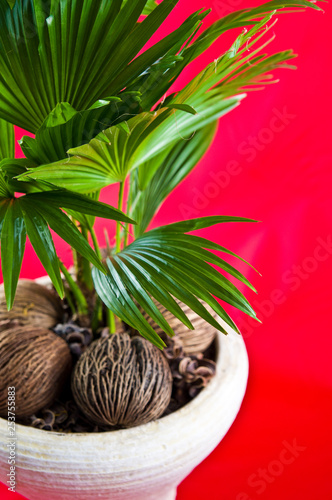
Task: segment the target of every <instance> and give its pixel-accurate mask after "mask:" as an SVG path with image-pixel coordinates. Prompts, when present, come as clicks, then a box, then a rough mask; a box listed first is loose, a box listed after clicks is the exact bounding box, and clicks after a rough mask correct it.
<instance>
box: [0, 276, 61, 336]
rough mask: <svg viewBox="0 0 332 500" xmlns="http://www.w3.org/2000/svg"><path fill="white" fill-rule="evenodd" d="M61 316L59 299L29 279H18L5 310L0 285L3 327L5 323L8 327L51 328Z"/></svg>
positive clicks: (4, 300)
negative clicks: (14, 293)
mask: <svg viewBox="0 0 332 500" xmlns="http://www.w3.org/2000/svg"><path fill="white" fill-rule="evenodd" d="M62 317H63V307H62V304H61V300H60V299H59V297H58V296H57V295H55V294H54V293H52V291H51V290H49V289H48V288H46V287H45V286H42V285H39V284H38V283H35V282H34V281H30V280H20V281H19V282H18V286H17V289H16V296H15V301H14V305H13V308H12V309H11V310H10V311H7V306H6V297H5V292H4V286H3V285H1V286H0V325H1V324H2V325H3V327H5V326H6V324H7V325H8V328H11V327H14V326H16V325H30V326H36V327H40V326H42V327H43V328H52V327H53V326H54V325H55V324H56V323H58V322H59V321H61V320H62ZM13 322H14V323H13ZM3 329H4V328H3Z"/></svg>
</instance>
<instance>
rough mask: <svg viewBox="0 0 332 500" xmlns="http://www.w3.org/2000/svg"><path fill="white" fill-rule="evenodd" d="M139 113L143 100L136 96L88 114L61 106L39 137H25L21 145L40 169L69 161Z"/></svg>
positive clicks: (105, 103) (113, 100) (114, 99)
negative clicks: (80, 149)
mask: <svg viewBox="0 0 332 500" xmlns="http://www.w3.org/2000/svg"><path fill="white" fill-rule="evenodd" d="M139 109H140V106H139V97H138V96H137V95H136V94H135V93H131V94H126V93H123V94H121V98H120V97H111V98H108V99H105V100H102V101H97V102H96V103H94V105H93V106H92V107H91V108H89V109H87V110H85V111H76V110H75V109H74V108H73V107H72V106H70V104H68V103H59V104H58V105H57V106H56V108H55V109H54V110H53V111H52V112H51V113H50V114H49V115H48V116H47V118H46V120H45V121H44V123H43V125H42V126H41V127H40V129H39V130H38V131H37V133H36V137H35V138H34V139H33V138H32V137H28V136H24V137H23V138H22V139H21V140H20V141H19V143H20V145H21V147H22V150H23V153H24V154H25V156H26V157H27V158H28V159H29V160H31V161H33V162H34V163H35V164H36V165H41V164H45V163H52V162H56V161H58V160H62V159H63V158H67V151H68V150H69V149H71V148H75V147H77V146H80V145H81V144H85V143H87V142H89V141H90V140H91V139H92V138H93V137H95V136H96V135H98V134H99V133H100V132H101V131H102V130H104V129H105V128H108V127H110V126H111V125H115V124H116V123H119V122H121V121H123V120H126V119H128V118H130V117H131V116H132V115H135V114H137V113H138V112H139Z"/></svg>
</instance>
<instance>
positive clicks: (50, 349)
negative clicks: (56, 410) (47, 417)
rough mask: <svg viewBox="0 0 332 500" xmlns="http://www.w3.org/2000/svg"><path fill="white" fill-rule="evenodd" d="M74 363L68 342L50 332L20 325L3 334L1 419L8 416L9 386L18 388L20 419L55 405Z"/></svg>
mask: <svg viewBox="0 0 332 500" xmlns="http://www.w3.org/2000/svg"><path fill="white" fill-rule="evenodd" d="M71 363H72V360H71V354H70V351H69V347H68V345H67V343H66V342H65V341H64V340H63V339H61V338H60V337H58V336H57V335H56V334H55V333H53V332H51V331H50V330H46V329H45V328H34V327H31V326H20V327H17V328H12V329H10V330H6V331H4V332H1V333H0V416H2V417H7V415H8V407H7V404H8V387H15V407H16V408H15V414H16V417H17V418H24V417H29V416H30V415H32V414H33V413H35V412H37V411H39V410H40V409H41V408H44V407H46V406H48V405H50V404H51V403H53V401H54V400H55V398H56V397H57V396H58V395H59V393H60V391H61V389H62V387H63V384H64V382H65V380H66V378H67V376H68V375H69V372H70V368H71Z"/></svg>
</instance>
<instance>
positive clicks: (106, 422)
mask: <svg viewBox="0 0 332 500" xmlns="http://www.w3.org/2000/svg"><path fill="white" fill-rule="evenodd" d="M72 391H73V395H74V398H75V401H76V403H77V405H78V406H79V408H80V409H81V411H82V412H83V413H84V414H85V416H86V417H87V418H89V419H90V420H91V422H92V423H95V424H96V425H101V426H105V427H107V426H119V427H135V426H137V425H141V424H145V423H147V422H150V421H151V420H155V419H157V418H158V417H160V416H161V415H162V414H163V412H164V411H165V409H166V407H167V406H168V404H169V401H170V398H171V392H172V375H171V371H170V368H169V366H168V363H167V361H166V359H165V357H164V356H163V355H162V353H161V351H159V350H158V349H157V347H155V346H154V345H152V344H151V343H150V342H148V341H147V340H145V339H143V338H142V337H134V338H130V337H129V335H127V334H115V335H111V336H110V337H108V338H103V339H99V340H96V341H95V342H93V343H92V344H91V346H90V347H89V348H88V349H87V350H86V351H85V353H84V354H83V355H82V356H81V357H80V359H79V361H78V363H77V365H76V367H75V370H74V373H73V378H72Z"/></svg>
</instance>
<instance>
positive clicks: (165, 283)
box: [93, 217, 256, 347]
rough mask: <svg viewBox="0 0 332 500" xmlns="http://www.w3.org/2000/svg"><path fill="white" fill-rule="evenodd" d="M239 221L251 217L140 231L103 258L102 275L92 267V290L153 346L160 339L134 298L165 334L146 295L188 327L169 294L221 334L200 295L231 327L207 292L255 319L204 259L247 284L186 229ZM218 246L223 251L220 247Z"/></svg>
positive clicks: (240, 297) (211, 219)
mask: <svg viewBox="0 0 332 500" xmlns="http://www.w3.org/2000/svg"><path fill="white" fill-rule="evenodd" d="M240 221H246V222H251V221H250V220H249V219H244V218H240V217H205V218H202V219H193V220H189V221H183V222H180V223H175V224H170V225H169V226H163V227H160V228H157V229H154V230H152V231H149V232H147V233H145V234H144V235H143V236H141V237H140V238H138V239H137V240H135V241H134V242H133V243H132V244H131V245H129V246H128V247H127V248H125V249H124V250H123V251H121V252H120V253H118V254H116V255H114V256H113V257H112V258H110V259H108V260H107V264H108V268H109V273H108V274H107V275H103V274H101V273H100V272H99V271H98V270H97V269H94V270H93V279H94V283H95V287H96V291H97V293H98V295H99V296H100V298H101V299H102V300H103V302H104V303H105V304H106V306H107V307H108V308H109V309H111V310H112V311H113V312H114V313H115V314H116V315H118V316H119V317H120V318H121V319H122V320H124V321H125V322H126V323H128V324H129V325H130V326H132V327H133V328H136V329H137V330H138V331H139V332H140V333H141V334H142V335H143V336H145V337H146V338H148V339H149V340H150V341H152V342H153V343H155V345H157V346H158V347H160V339H158V336H157V335H156V333H155V332H154V331H151V327H150V325H149V324H148V322H147V321H146V320H145V319H144V317H143V316H142V314H141V313H140V311H139V310H138V308H137V306H136V302H138V303H139V304H140V305H141V306H142V308H143V309H144V310H145V311H146V312H147V313H148V314H149V315H150V316H151V318H152V319H153V320H154V321H155V322H156V323H157V324H158V325H159V326H160V327H161V328H163V330H164V331H165V332H166V333H168V334H172V331H171V330H170V327H169V326H167V325H165V320H164V318H163V317H161V316H160V313H159V311H158V310H157V308H156V306H155V304H154V302H153V300H152V298H155V299H156V300H157V301H159V302H160V303H161V304H162V305H163V306H164V307H165V308H166V309H168V310H169V311H171V312H172V313H173V314H174V315H175V316H176V317H177V318H179V319H180V321H182V322H183V323H184V324H186V326H187V327H188V328H192V326H191V325H190V322H188V318H184V316H183V312H182V311H181V312H180V311H179V307H178V306H176V305H175V304H176V302H175V301H174V299H173V297H175V298H177V299H179V300H181V301H183V302H184V303H185V304H187V305H188V306H189V307H190V308H191V309H192V310H193V311H195V312H196V313H197V314H199V315H200V316H201V317H202V318H203V319H205V320H206V321H207V322H208V323H210V324H211V325H212V326H214V327H215V328H218V329H220V330H221V331H224V333H226V332H225V330H224V329H223V327H222V325H221V324H219V323H218V321H216V320H215V319H214V317H213V316H212V315H211V314H210V313H209V312H208V311H207V310H206V308H205V307H204V306H203V305H202V303H201V301H200V300H204V301H206V302H207V304H209V305H210V306H211V307H212V309H213V310H214V311H215V312H216V313H217V314H218V315H219V316H220V317H221V318H222V319H223V320H224V321H226V323H227V324H228V325H229V326H230V327H231V328H233V329H234V330H236V331H237V327H236V325H235V324H234V322H233V321H232V319H231V318H230V317H229V315H228V314H227V313H226V311H225V310H224V308H223V307H222V306H221V305H220V304H219V302H218V301H217V300H216V299H215V298H214V297H213V295H214V296H215V297H217V298H219V299H221V300H223V301H224V302H227V303H228V304H231V305H233V306H234V307H236V308H237V309H239V310H241V311H243V312H245V313H246V314H248V315H249V316H251V317H253V318H256V314H255V312H254V311H253V309H252V308H251V306H250V304H249V303H248V301H247V300H246V298H245V297H244V296H243V294H242V293H241V292H240V291H239V290H238V289H237V288H236V287H235V286H234V285H233V284H232V283H231V282H230V281H229V280H228V279H227V278H226V277H225V276H223V275H221V274H220V273H219V272H218V271H217V270H216V269H215V268H214V267H212V266H211V265H210V264H214V265H217V266H219V267H220V268H221V269H223V270H225V271H226V272H228V273H230V274H231V275H232V276H234V277H235V278H237V279H239V280H240V281H241V282H243V283H245V284H246V285H248V286H250V287H251V285H250V283H249V282H248V280H247V279H246V278H245V277H244V276H243V275H242V274H241V273H239V271H237V270H236V269H235V268H233V267H232V266H230V265H229V264H228V263H226V262H225V261H224V260H223V259H221V258H220V257H218V256H216V255H215V254H213V253H212V252H209V251H207V250H205V248H209V246H210V242H209V241H207V240H203V239H200V243H198V240H197V239H196V238H197V237H196V236H192V235H188V234H186V233H187V232H189V231H193V230H196V229H202V228H204V227H209V226H211V225H214V224H219V223H223V222H240ZM204 247H205V248H204ZM218 249H219V250H224V249H223V247H218ZM251 288H252V287H251Z"/></svg>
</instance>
